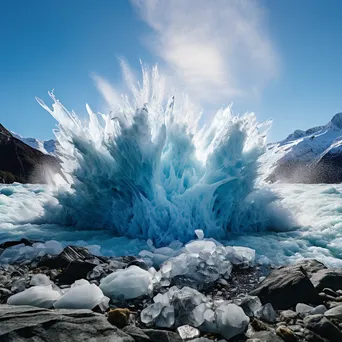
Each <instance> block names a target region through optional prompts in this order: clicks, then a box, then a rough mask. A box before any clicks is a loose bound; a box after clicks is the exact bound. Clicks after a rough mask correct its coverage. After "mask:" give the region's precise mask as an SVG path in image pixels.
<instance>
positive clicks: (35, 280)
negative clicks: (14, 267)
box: [30, 273, 51, 286]
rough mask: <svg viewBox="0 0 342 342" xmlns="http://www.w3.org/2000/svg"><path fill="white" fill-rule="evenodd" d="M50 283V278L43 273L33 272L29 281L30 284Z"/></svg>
mask: <svg viewBox="0 0 342 342" xmlns="http://www.w3.org/2000/svg"><path fill="white" fill-rule="evenodd" d="M49 284H51V280H50V278H49V277H48V276H47V275H45V274H43V273H38V274H35V275H34V276H33V277H32V278H31V281H30V285H31V286H32V285H33V286H36V285H49Z"/></svg>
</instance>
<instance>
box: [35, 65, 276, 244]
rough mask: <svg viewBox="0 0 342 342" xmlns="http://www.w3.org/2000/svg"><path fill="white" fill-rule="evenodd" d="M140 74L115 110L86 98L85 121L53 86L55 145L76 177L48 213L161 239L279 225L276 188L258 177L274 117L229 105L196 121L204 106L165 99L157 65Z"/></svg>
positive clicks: (68, 221)
mask: <svg viewBox="0 0 342 342" xmlns="http://www.w3.org/2000/svg"><path fill="white" fill-rule="evenodd" d="M142 78H143V79H142V84H141V85H140V84H139V83H138V85H137V86H134V85H132V86H131V89H132V94H131V96H127V95H121V97H119V100H118V102H117V104H116V105H115V106H112V111H111V112H110V113H109V114H95V113H94V112H93V111H92V110H91V109H90V107H89V106H88V105H87V106H86V108H87V111H88V114H89V119H88V120H83V121H81V120H80V118H79V117H78V116H77V115H76V114H75V113H74V112H69V111H68V110H67V109H66V108H65V107H64V106H63V105H62V104H61V103H60V102H59V101H58V100H57V99H56V97H55V96H54V94H53V93H50V96H51V98H52V100H53V101H54V103H53V105H52V109H50V108H49V107H48V106H47V105H46V104H45V103H44V102H43V101H42V100H39V99H38V101H39V103H40V104H41V105H42V106H43V107H44V108H45V109H46V110H47V111H49V112H50V113H51V115H52V116H53V117H54V118H55V119H56V120H57V121H58V123H59V124H58V129H57V130H56V131H55V136H56V139H57V152H58V154H59V156H60V158H61V160H62V169H63V173H64V176H65V178H66V179H67V180H68V183H69V186H68V188H67V189H65V187H63V188H61V189H60V190H58V192H56V198H57V199H58V202H59V207H58V210H56V208H53V209H52V210H49V208H46V212H47V214H46V219H48V220H49V221H52V222H53V223H58V224H64V225H72V226H75V227H76V228H78V229H87V228H91V229H94V228H99V229H103V228H108V229H111V230H112V231H113V233H114V234H115V235H119V236H122V235H125V236H128V237H134V238H145V239H152V240H153V241H154V243H155V244H157V245H166V244H168V243H170V242H171V241H173V240H175V239H177V240H180V241H182V242H186V241H189V240H190V239H192V238H194V236H195V235H194V230H195V229H202V230H203V231H204V234H205V236H206V237H213V238H216V239H224V238H226V237H227V233H229V232H248V231H261V230H265V229H268V228H279V224H277V223H276V220H275V218H276V215H275V214H274V213H275V212H276V211H275V210H274V209H275V208H274V206H273V204H272V203H273V202H274V200H275V196H274V195H273V194H272V193H271V192H269V191H266V190H265V189H264V190H262V191H261V190H260V189H257V188H256V185H255V182H256V179H257V177H258V158H259V156H260V155H261V154H263V152H264V150H265V138H266V131H267V129H268V127H269V125H270V123H269V122H265V123H261V124H259V123H258V122H257V121H256V118H255V115H254V114H253V113H251V114H245V115H242V116H234V115H233V114H232V111H231V107H230V106H228V107H226V108H222V109H220V110H219V111H218V112H217V113H216V114H215V116H214V117H213V119H212V121H211V123H210V124H208V125H204V126H203V127H202V128H199V125H198V122H199V119H200V117H201V113H200V112H199V111H197V110H196V109H195V107H194V106H192V105H191V103H190V101H189V100H188V99H187V97H185V96H179V97H177V98H174V97H171V98H169V99H167V98H166V96H165V94H164V89H165V87H164V81H163V78H162V77H161V76H160V75H159V73H158V69H157V67H154V68H153V69H152V70H151V71H150V70H148V69H147V68H145V67H143V68H142ZM50 209H51V208H50ZM52 212H54V214H52Z"/></svg>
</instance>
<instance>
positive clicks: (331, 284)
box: [0, 240, 342, 342]
mask: <svg viewBox="0 0 342 342" xmlns="http://www.w3.org/2000/svg"><path fill="white" fill-rule="evenodd" d="M196 241H203V240H196ZM10 245H11V244H8V245H7V246H8V247H10ZM3 247H4V246H3ZM8 247H7V248H8ZM4 250H6V248H5V249H4ZM2 253H3V251H2ZM162 267H165V266H162ZM152 269H153V267H151V266H149V265H147V264H146V263H145V262H144V260H143V259H141V258H140V259H139V258H137V257H133V256H123V257H99V256H95V255H93V254H91V253H90V252H89V251H88V250H87V249H86V248H83V247H76V246H68V247H66V248H64V250H63V251H62V252H61V253H60V254H59V255H55V256H48V255H45V256H42V257H37V258H35V259H34V260H31V261H30V262H28V261H26V262H24V264H12V265H7V266H5V265H1V266H0V322H2V321H1V320H4V321H3V322H5V323H2V324H5V326H6V324H7V323H6V322H7V321H9V322H10V321H11V319H14V318H13V317H14V316H15V315H18V317H19V316H20V315H21V314H22V313H20V312H21V311H20V310H24V311H25V310H28V311H29V313H28V314H27V315H29V316H30V317H31V316H32V317H34V316H35V315H36V314H37V313H36V311H32V310H31V309H30V308H27V307H25V306H20V305H18V306H12V305H10V306H8V305H7V304H13V303H14V304H27V301H30V300H31V301H32V300H33V299H32V298H33V297H34V296H37V294H36V293H35V294H34V295H32V293H31V292H29V293H28V294H29V296H26V298H24V299H23V294H24V293H25V291H32V288H36V289H39V290H40V291H42V289H43V290H44V291H43V292H45V293H42V292H41V293H40V294H38V297H39V295H40V296H43V297H44V296H46V293H48V292H49V293H50V294H54V295H56V296H57V297H58V299H57V298H56V300H51V301H50V302H49V304H46V301H45V302H44V305H43V308H42V309H40V310H45V311H46V312H45V311H44V312H45V313H44V314H46V315H50V316H51V315H52V316H53V315H56V314H58V315H59V316H60V317H62V318H60V319H61V320H62V321H63V317H64V315H68V313H67V312H68V311H69V313H70V314H71V311H72V310H73V311H75V310H76V309H78V310H80V311H79V313H81V312H82V310H83V311H84V310H87V312H88V313H87V315H90V316H91V317H93V315H95V316H94V317H96V320H101V322H103V323H105V324H107V323H108V322H110V323H109V325H110V326H113V327H117V328H118V329H121V330H122V331H123V333H124V335H122V336H125V334H126V335H127V336H128V337H131V338H132V339H133V340H132V341H156V342H159V341H158V340H154V339H153V338H152V337H151V336H154V335H153V334H157V335H158V334H162V335H163V336H164V335H165V336H166V335H167V336H169V337H167V338H169V340H166V339H165V341H182V340H187V341H191V340H193V341H225V340H226V341H336V342H340V341H341V340H342V331H341V328H342V270H341V269H327V268H326V267H325V266H324V265H323V264H322V263H320V262H318V261H316V260H313V259H303V261H301V262H299V263H298V264H294V265H286V266H282V267H278V268H272V267H261V266H256V265H253V266H251V265H247V264H246V263H240V264H236V265H233V266H232V269H231V271H230V273H229V276H228V277H227V276H223V275H220V276H219V277H218V278H217V279H216V280H215V281H213V282H211V283H210V282H202V283H200V282H198V281H196V280H194V277H193V276H192V275H191V276H175V277H172V278H170V279H169V283H167V281H165V279H159V278H158V274H159V273H158V272H160V270H155V269H154V270H152ZM207 271H208V269H206V272H207ZM154 272H155V273H154ZM153 273H154V275H153ZM113 274H115V275H116V276H119V275H120V277H121V280H120V281H118V280H117V278H118V277H116V280H115V279H114V280H113V279H111V280H110V282H109V284H111V285H110V286H107V287H108V288H109V290H108V289H106V286H104V283H105V281H104V279H108V278H110V277H111V276H113ZM146 277H147V278H148V279H150V280H151V283H150V284H148V286H145V285H146V284H145V283H144V281H145V280H146V279H147V278H146ZM149 277H150V278H149ZM82 279H83V280H82ZM156 279H157V280H156ZM113 281H114V282H113ZM139 281H141V284H142V285H140V283H139ZM135 282H136V284H137V286H136V287H134V283H135ZM132 284H133V285H132ZM151 284H152V288H150V287H149V286H150V285H151ZM130 286H133V287H131V288H130V290H129V291H128V292H127V291H126V290H127V288H129V287H130ZM144 286H145V287H144ZM29 289H31V290H29ZM100 289H101V290H102V291H103V293H104V294H105V296H103V294H102V292H101V290H100ZM113 289H115V291H116V292H115V291H114V292H113ZM71 290H72V291H73V292H72V291H71ZM95 290H96V291H100V292H101V294H102V296H103V298H107V296H108V298H107V300H104V299H103V298H100V299H99V298H97V299H95V301H94V300H93V298H92V297H94V293H95V292H96V291H95ZM82 291H83V292H85V295H83V297H82ZM92 291H95V292H94V293H93V292H92ZM111 291H112V292H111ZM120 291H121V294H120ZM125 291H126V292H125ZM132 291H137V293H136V295H132V297H133V298H124V297H125V296H128V297H130V295H128V294H127V293H129V294H131V293H132ZM68 293H69V294H70V295H69V297H70V298H67V299H65V298H66V297H67V296H66V294H68ZM71 293H73V295H71ZM19 295H20V296H22V297H20V296H19ZM63 296H64V297H63ZM78 296H80V297H79V298H78ZM120 296H121V297H120ZM24 297H25V296H24ZM28 297H30V298H28ZM95 297H96V295H95ZM109 297H110V298H109ZM9 298H10V299H9ZM11 298H12V299H11ZM13 298H14V299H13ZM63 298H64V300H62V299H63ZM36 299H37V298H36ZM50 299H51V298H50ZM82 300H85V302H83V303H82ZM25 301H26V302H25ZM38 302H39V300H38V301H37V302H36V303H33V302H32V303H31V305H34V304H36V305H37V303H38ZM6 303H7V304H6ZM41 303H42V301H41V302H39V303H38V306H39V305H40V306H42V304H41ZM56 303H60V304H57V305H56ZM95 304H96V305H95ZM49 305H50V307H49ZM92 305H93V307H91V306H92ZM53 306H55V309H53ZM31 307H32V306H31ZM51 308H52V309H51ZM334 308H335V309H334ZM30 310H31V311H30ZM63 310H64V311H63ZM90 310H91V311H90ZM334 310H335V311H337V312H334ZM62 311H63V312H62ZM331 311H333V312H331ZM59 312H61V315H60V314H59ZM13 313H16V314H15V315H14V314H13ZM13 315H14V316H13ZM25 315H26V314H25ZM72 315H76V316H77V315H78V314H75V312H74V313H73V314H72ZM12 316H13V317H12ZM6 317H7V318H6ZM51 319H52V318H51ZM37 325H39V322H38V321H37ZM322 327H325V328H322ZM327 327H328V328H327ZM31 328H32V329H33V330H35V329H36V328H37V327H35V328H34V327H31ZM18 329H19V330H20V322H19V323H18V327H14V328H13V329H12V330H11V332H10V333H9V332H4V330H2V328H0V337H1V336H3V338H5V340H6V341H14V340H13V339H12V340H11V339H10V335H11V334H12V335H11V336H17V335H16V334H18ZM5 330H6V329H5ZM38 330H39V329H38ZM114 330H115V329H114ZM121 330H118V331H121ZM115 331H117V330H115ZM153 331H154V332H155V333H153ZM146 332H148V333H149V334H150V335H151V334H152V335H151V336H150V337H146V336H148V335H146ZM45 333H47V332H46V331H45ZM120 333H121V332H120ZM37 334H38V335H39V332H37ZM113 334H114V333H113ZM139 334H140V335H141V336H142V335H143V334H145V335H146V336H145V337H141V336H140V337H139V336H138V337H137V335H139ZM331 334H332V335H331ZM334 334H335V335H334ZM38 335H37V336H38ZM127 336H126V337H127ZM158 336H159V337H158V338H159V339H160V338H161V337H160V336H161V335H158ZM165 336H164V337H163V338H166V337H165ZM170 336H171V337H170ZM336 336H337V337H336ZM107 337H108V338H109V339H106V338H107ZM107 337H105V339H104V340H103V341H107V340H108V341H111V340H110V336H107ZM128 337H127V338H128ZM340 337H341V339H340V340H339V339H338V338H340ZM182 338H183V339H182ZM196 338H197V340H196ZM200 338H202V339H200ZM144 339H145V340H144ZM75 341H77V339H75ZM113 341H115V340H113ZM118 341H119V340H118ZM123 341H124V340H123ZM127 341H130V339H127ZM160 341H162V340H160Z"/></svg>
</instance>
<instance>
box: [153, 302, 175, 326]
mask: <svg viewBox="0 0 342 342" xmlns="http://www.w3.org/2000/svg"><path fill="white" fill-rule="evenodd" d="M174 323H175V309H174V307H173V306H170V305H168V306H164V308H163V309H162V310H161V312H160V314H159V315H158V317H157V318H156V320H155V325H156V326H157V327H159V328H171V327H172V326H173V324H174Z"/></svg>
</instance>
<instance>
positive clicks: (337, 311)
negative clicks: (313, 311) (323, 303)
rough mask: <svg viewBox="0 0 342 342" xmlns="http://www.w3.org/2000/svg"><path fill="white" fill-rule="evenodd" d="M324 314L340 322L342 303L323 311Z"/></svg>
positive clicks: (341, 320) (341, 318)
mask: <svg viewBox="0 0 342 342" xmlns="http://www.w3.org/2000/svg"><path fill="white" fill-rule="evenodd" d="M324 316H325V317H327V318H329V319H336V320H337V321H340V322H342V305H339V306H335V307H334V308H332V309H329V310H328V311H326V312H325V313H324Z"/></svg>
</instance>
